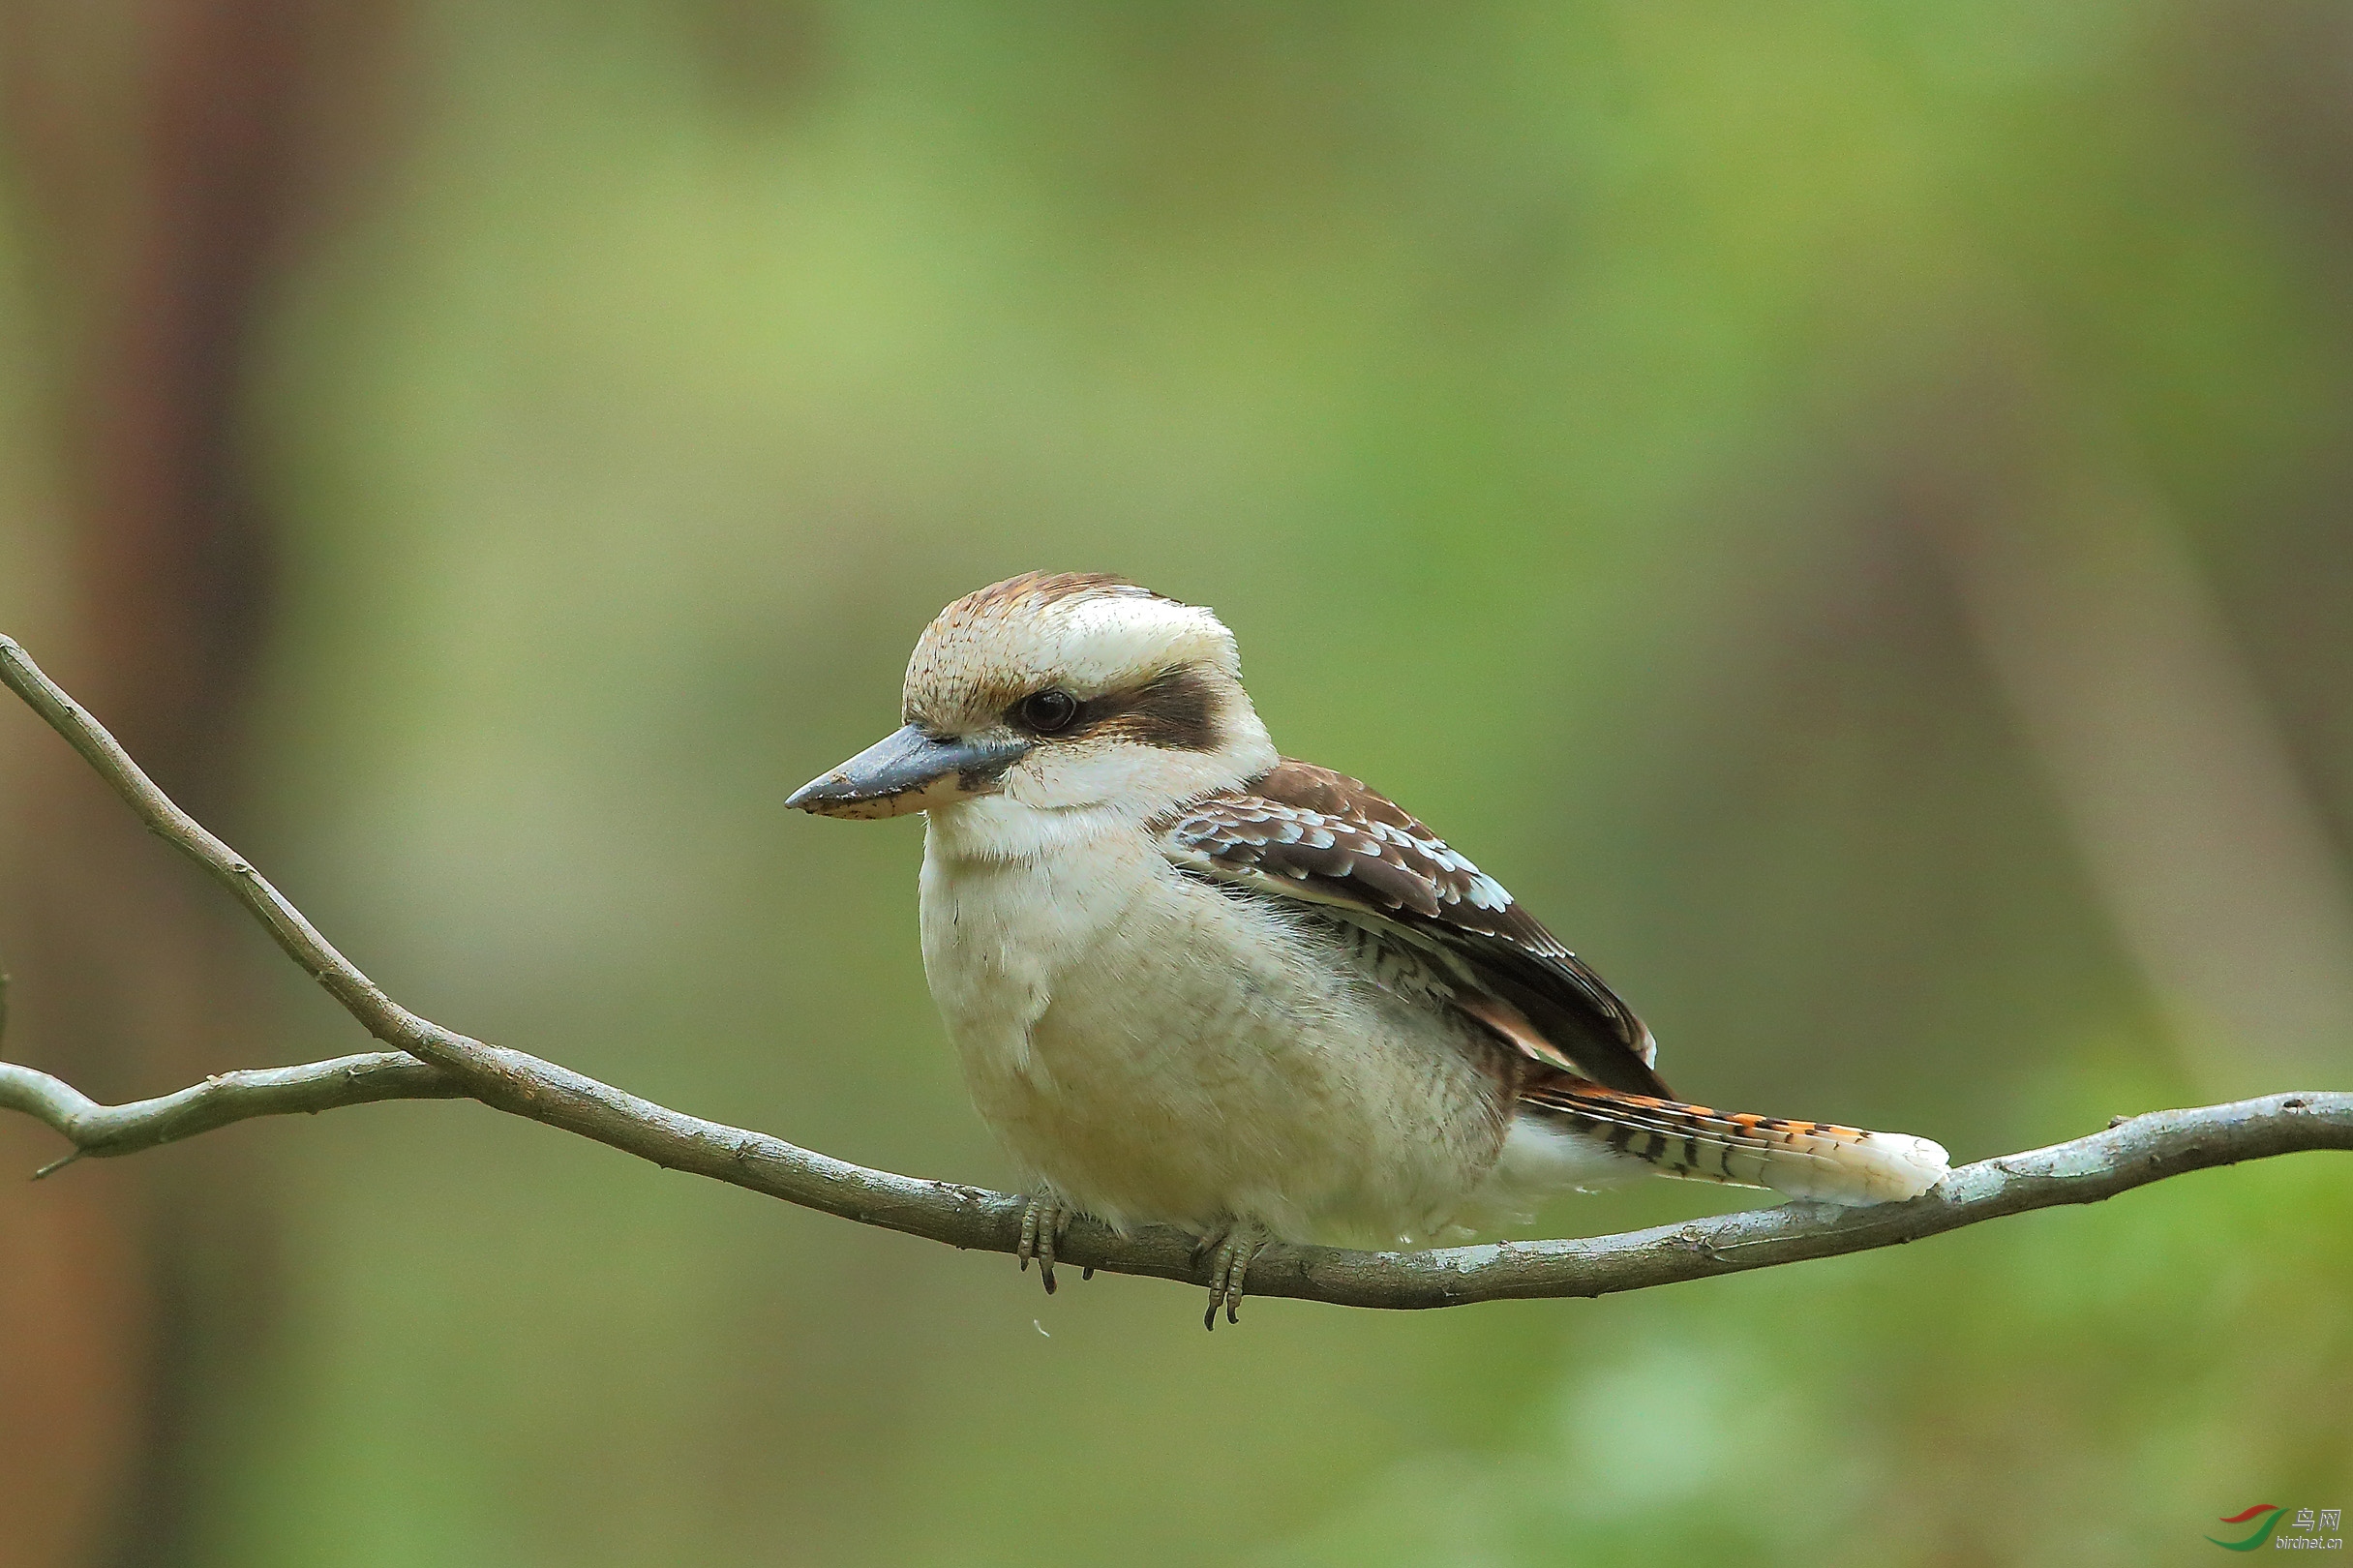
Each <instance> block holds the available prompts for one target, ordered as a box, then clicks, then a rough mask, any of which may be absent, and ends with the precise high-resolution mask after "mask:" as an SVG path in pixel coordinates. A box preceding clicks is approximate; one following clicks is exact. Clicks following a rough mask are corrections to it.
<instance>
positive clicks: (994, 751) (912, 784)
mask: <svg viewBox="0 0 2353 1568" xmlns="http://www.w3.org/2000/svg"><path fill="white" fill-rule="evenodd" d="M1029 748H1030V742H1029V741H1027V740H1025V739H1020V738H1019V737H1015V736H1000V737H997V738H995V739H990V738H988V737H970V738H964V737H959V738H957V739H951V740H941V739H935V738H933V737H931V736H928V735H925V734H924V733H923V732H922V731H921V730H919V729H917V728H916V727H915V726H914V725H912V724H910V725H908V726H907V727H906V728H904V729H902V730H899V731H897V732H895V733H893V734H891V735H887V736H885V737H883V739H880V740H877V741H875V742H874V744H872V745H870V746H868V747H867V748H866V749H865V750H863V751H861V752H860V753H859V754H858V755H857V756H855V757H853V758H851V759H850V760H849V761H848V762H846V763H843V764H842V765H841V766H840V767H839V768H836V769H833V770H832V771H831V772H830V773H826V774H824V775H822V776H821V777H818V778H813V779H811V780H809V781H808V782H807V783H806V784H803V785H802V786H800V788H799V789H797V790H795V791H794V792H793V794H792V797H791V798H790V799H787V800H786V801H785V802H784V803H785V804H786V805H788V806H792V807H794V808H796V809H798V810H801V811H814V812H817V813H818V814H820V815H821V816H828V817H896V816H902V815H904V814H905V813H907V812H910V811H922V810H926V809H928V808H929V807H932V806H936V805H947V804H950V802H952V801H956V800H961V799H967V798H968V797H971V796H974V795H979V794H981V793H983V792H985V791H986V790H987V789H988V788H989V787H990V786H991V785H993V784H994V783H995V782H996V781H997V778H998V776H999V775H1000V774H1002V773H1003V772H1004V771H1005V769H1006V767H1007V765H1008V764H1010V763H1011V762H1012V761H1013V760H1014V759H1015V758H1017V757H1019V756H1020V755H1021V754H1022V753H1023V752H1025V751H1027V750H1029Z"/></svg>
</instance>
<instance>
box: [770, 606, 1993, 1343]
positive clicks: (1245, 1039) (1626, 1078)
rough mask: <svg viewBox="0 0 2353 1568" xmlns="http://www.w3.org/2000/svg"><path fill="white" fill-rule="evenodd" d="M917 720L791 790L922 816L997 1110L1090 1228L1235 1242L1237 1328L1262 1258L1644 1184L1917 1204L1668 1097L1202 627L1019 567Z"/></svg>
mask: <svg viewBox="0 0 2353 1568" xmlns="http://www.w3.org/2000/svg"><path fill="white" fill-rule="evenodd" d="M900 717H901V718H902V719H903V720H904V727H903V728H901V729H900V730H899V731H898V732H897V733H895V734H893V735H891V736H890V737H888V738H887V739H883V740H881V741H880V742H878V743H876V744H875V745H873V746H870V747H868V748H867V749H866V750H864V751H862V752H860V753H859V754H858V755H857V756H856V757H853V758H851V759H850V760H849V761H848V762H846V763H844V764H842V765H841V766H840V767H839V768H837V769H833V770H832V771H831V772H829V773H827V774H825V775H824V776H822V777H820V778H817V779H815V780H812V781H811V782H810V783H808V784H806V785H804V786H803V787H802V788H801V789H800V790H799V791H798V792H796V793H795V794H794V795H793V797H792V798H791V800H790V801H789V803H790V804H791V805H794V806H797V807H799V808H800V809H802V810H805V811H813V812H820V813H823V814H825V815H827V816H835V817H890V816H897V815H900V814H902V813H906V812H912V811H921V812H925V813H928V815H929V819H930V820H929V823H928V826H927V829H926V831H925V835H924V844H923V869H922V878H921V884H920V886H921V901H922V918H921V925H922V944H923V973H924V976H925V978H926V979H927V980H929V981H930V984H931V992H932V996H933V997H934V998H935V999H936V1000H937V1002H938V1004H939V1008H940V1011H941V1013H942V1014H943V1016H944V1017H945V1019H946V1021H947V1025H948V1033H949V1035H950V1038H951V1039H952V1040H954V1042H955V1046H956V1049H957V1052H958V1053H959V1055H960V1056H961V1057H962V1059H963V1067H964V1074H965V1078H966V1081H967V1083H968V1084H969V1085H970V1088H971V1091H972V1097H973V1101H974V1103H975V1105H976V1106H977V1107H978V1109H979V1110H980V1115H981V1118H982V1119H983V1120H984V1121H985V1122H987V1124H988V1126H989V1128H990V1129H991V1130H992V1131H994V1132H995V1133H996V1134H997V1136H998V1137H999V1138H1000V1139H1001V1140H1002V1141H1003V1142H1004V1143H1005V1145H1006V1146H1007V1148H1008V1149H1009V1150H1010V1151H1011V1154H1012V1155H1013V1156H1014V1157H1015V1158H1016V1159H1017V1160H1019V1161H1021V1163H1022V1164H1023V1165H1024V1166H1026V1167H1027V1168H1028V1170H1029V1171H1030V1172H1031V1173H1033V1175H1034V1176H1035V1178H1036V1187H1035V1189H1034V1192H1035V1196H1034V1198H1033V1201H1032V1202H1031V1204H1030V1207H1029V1210H1028V1212H1027V1214H1026V1216H1025V1218H1024V1221H1023V1226H1022V1242H1021V1249H1020V1251H1021V1258H1022V1267H1024V1268H1027V1267H1028V1266H1029V1263H1030V1260H1031V1259H1032V1258H1033V1257H1035V1258H1036V1259H1037V1260H1038V1262H1039V1263H1040V1265H1041V1274H1042V1275H1043V1277H1044V1280H1045V1285H1046V1288H1047V1289H1048V1290H1051V1289H1053V1287H1054V1274H1053V1267H1054V1247H1055V1241H1056V1239H1057V1237H1058V1236H1059V1235H1060V1234H1061V1232H1062V1229H1063V1227H1064V1226H1065V1225H1066V1224H1067V1223H1068V1221H1069V1220H1070V1218H1071V1215H1072V1214H1074V1213H1084V1214H1090V1215H1093V1216H1096V1217H1097V1218H1099V1219H1101V1220H1102V1221H1106V1222H1108V1223H1110V1224H1111V1225H1114V1226H1122V1227H1124V1226H1131V1225H1136V1224H1141V1223H1149V1222H1160V1223H1167V1224H1173V1225H1178V1226H1182V1227H1184V1228H1185V1229H1188V1230H1191V1231H1192V1232H1193V1233H1194V1234H1195V1235H1197V1236H1199V1237H1201V1238H1202V1246H1203V1250H1204V1251H1208V1252H1210V1253H1211V1257H1212V1261H1211V1269H1210V1273H1211V1282H1210V1299H1209V1312H1208V1314H1207V1320H1208V1321H1209V1322H1211V1323H1212V1324H1214V1323H1215V1321H1216V1317H1217V1313H1218V1312H1219V1310H1220V1309H1221V1308H1222V1309H1223V1310H1224V1312H1225V1313H1226V1316H1227V1318H1228V1320H1229V1321H1230V1320H1232V1319H1233V1317H1234V1314H1235V1311H1236V1309H1237V1307H1238V1306H1239V1304H1240V1301H1241V1298H1242V1292H1243V1285H1244V1282H1245V1280H1246V1278H1247V1276H1248V1272H1249V1269H1250V1263H1251V1259H1252V1256H1253V1255H1254V1254H1255V1253H1256V1252H1257V1251H1258V1250H1259V1248H1261V1247H1262V1246H1263V1245H1264V1244H1265V1243H1266V1242H1267V1241H1268V1240H1270V1239H1274V1240H1281V1241H1285V1242H1304V1241H1310V1240H1323V1239H1343V1240H1355V1241H1370V1242H1373V1243H1375V1244H1377V1245H1383V1246H1388V1245H1396V1244H1399V1243H1401V1242H1403V1243H1410V1242H1413V1241H1417V1240H1421V1239H1425V1238H1429V1237H1433V1236H1436V1235H1439V1234H1442V1233H1444V1232H1446V1231H1448V1230H1449V1229H1451V1228H1454V1227H1457V1226H1463V1225H1476V1224H1478V1223H1481V1222H1483V1221H1493V1220H1496V1219H1499V1218H1504V1217H1507V1216H1509V1215H1511V1214H1513V1213H1515V1212H1524V1211H1525V1209H1526V1208H1527V1207H1529V1205H1530V1204H1531V1202H1532V1200H1534V1199H1536V1198H1539V1197H1541V1196H1543V1195H1544V1194H1546V1193H1547V1192H1550V1191H1559V1190H1562V1189H1566V1188H1573V1187H1584V1186H1590V1185H1593V1184H1595V1183H1598V1182H1605V1181H1608V1180H1611V1179H1613V1178H1615V1177H1619V1176H1624V1175H1629V1174H1636V1173H1640V1172H1644V1171H1657V1172H1663V1173H1665V1174H1668V1175H1673V1176H1687V1177H1696V1178H1700V1179H1702V1180H1706V1181H1715V1182H1730V1183H1735V1184H1739V1185H1744V1186H1761V1187H1768V1188H1772V1189H1774V1190H1775V1191H1780V1192H1784V1193H1787V1194H1789V1195H1790V1196H1792V1197H1798V1198H1814V1199H1821V1200H1825V1201H1827V1202H1831V1203H1847V1204H1860V1203H1880V1202H1890V1201H1897V1200H1901V1199H1905V1198H1911V1197H1916V1196H1917V1195H1919V1194H1920V1193H1921V1192H1924V1191H1927V1190H1928V1189H1929V1188H1930V1187H1932V1186H1934V1185H1935V1184H1936V1182H1937V1181H1938V1180H1939V1179H1940V1178H1942V1177H1943V1176H1944V1175H1945V1173H1946V1168H1947V1167H1946V1156H1945V1151H1944V1150H1943V1149H1942V1148H1940V1147H1939V1146H1938V1145H1936V1144H1934V1143H1931V1142H1930V1141H1928V1140H1927V1139H1925V1138H1918V1137H1913V1136H1910V1135H1908V1134H1903V1133H1888V1132H1866V1131H1859V1130H1857V1129H1855V1128H1849V1127H1835V1126H1829V1125H1825V1124H1823V1123H1817V1122H1795V1121H1785V1120H1782V1119H1780V1118H1778V1117H1769V1116H1752V1115H1745V1114H1737V1115H1735V1114H1732V1113H1728V1112H1724V1111H1716V1110H1711V1109H1709V1108H1707V1107H1706V1106H1704V1105H1692V1104H1685V1103H1681V1102H1679V1101H1675V1100H1674V1098H1673V1097H1672V1096H1671V1095H1670V1094H1669V1092H1668V1089H1667V1086H1666V1084H1664V1083H1663V1082H1661V1081H1660V1079H1659V1076H1658V1073H1657V1072H1656V1070H1654V1068H1653V1065H1652V1064H1653V1061H1654V1059H1655V1057H1656V1054H1657V1047H1656V1045H1655V1043H1654V1042H1653V1040H1651V1037H1650V1032H1649V1031H1648V1030H1647V1029H1645V1028H1644V1026H1643V1023H1642V1021H1641V1020H1640V1019H1638V1018H1637V1017H1636V1016H1635V1015H1634V1012H1633V1010H1631V1009H1629V1008H1628V1007H1627V1006H1626V1005H1625V1003H1623V1002H1621V1001H1619V1000H1618V998H1617V997H1616V995H1615V994H1614V993H1613V992H1612V991H1611V989H1610V988H1609V987H1608V986H1607V985H1604V984H1603V983H1602V982H1601V980H1600V978H1599V977H1597V976H1596V975H1595V974H1594V973H1593V972H1592V971H1591V970H1590V969H1587V968H1586V967H1585V966H1584V964H1582V963H1580V962H1578V960H1577V957H1576V955H1575V954H1574V953H1572V952H1570V951H1569V950H1568V949H1567V948H1565V947H1563V946H1562V945H1561V944H1560V942H1559V941H1558V940H1556V939H1555V938H1554V936H1553V934H1552V933H1551V932H1550V931H1547V930H1546V929H1545V928H1544V927H1543V926H1542V925H1540V924H1538V923H1537V922H1536V920H1535V919H1534V918H1533V917H1531V916H1530V915H1528V914H1527V913H1526V912H1525V911H1524V910H1523V909H1522V908H1521V907H1520V906H1519V904H1517V903H1516V902H1514V901H1513V899H1512V895H1511V894H1510V893H1508V892H1506V891H1504V890H1503V888H1502V887H1501V885H1499V884H1498V883H1497V882H1496V881H1495V880H1494V879H1493V877H1490V876H1488V875H1487V874H1486V873H1485V872H1483V871H1481V870H1480V869H1479V868H1478V867H1477V866H1475V865H1473V864H1471V862H1470V861H1469V860H1468V859H1464V858H1463V856H1462V855H1461V854H1459V853H1458V852H1456V851H1455V850H1453V849H1450V848H1448V847H1447V845H1446V844H1445V842H1444V841H1443V840H1441V839H1440V838H1439V837H1438V836H1437V835H1436V834H1435V833H1433V832H1432V831H1431V830H1430V829H1427V828H1425V827H1423V826H1422V825H1421V824H1420V823H1419V822H1417V821H1415V820H1414V819H1413V818H1412V817H1411V816H1409V815H1407V814H1406V813H1405V812H1404V811H1403V810H1401V809H1400V808H1399V807H1398V806H1397V805H1395V804H1393V803H1392V802H1390V801H1389V800H1387V799H1383V798H1382V797H1380V796H1379V795H1376V794H1374V793H1373V791H1372V790H1370V789H1368V788H1366V787H1365V786H1364V785H1363V784H1361V783H1359V782H1358V781H1357V780H1355V779H1353V778H1349V777H1347V776H1345V775H1344V774H1341V773H1336V772H1333V771H1331V770H1330V769H1324V768H1317V767H1315V766H1313V765H1312V764H1310V763H1303V762H1293V761H1289V760H1287V759H1285V758H1283V757H1282V756H1281V755H1280V754H1279V753H1277V751H1276V750H1275V745H1274V742H1273V741H1272V740H1270V739H1268V738H1267V733H1266V726H1265V725H1264V724H1262V723H1260V722H1259V719H1258V715H1257V712H1256V711H1255V710H1254V709H1252V706H1251V700H1250V694H1249V693H1248V692H1246V691H1245V690H1243V687H1242V679H1241V664H1240V659H1239V657H1238V655H1237V653H1236V649H1235V646H1234V638H1233V634H1232V633H1231V632H1229V631H1227V630H1226V629H1225V626H1224V625H1223V623H1222V622H1221V621H1220V620H1219V619H1218V618H1217V617H1216V616H1215V615H1213V614H1212V613H1211V612H1210V611H1208V610H1206V609H1203V608H1200V607H1198V606H1194V605H1187V604H1180V603H1178V602H1177V601H1175V600H1173V599H1168V598H1163V597H1161V595H1159V594H1157V593H1153V592H1150V591H1148V590H1146V589H1144V588H1138V587H1136V586H1135V585H1134V584H1131V583H1128V582H1125V581H1122V580H1121V579H1119V578H1115V577H1106V576H1100V575H1094V574H1077V573H1053V574H1047V573H1036V572H1033V573H1030V574H1028V575H1026V576H1022V577H1015V578H1011V579H1009V580H1007V581H1006V582H1003V583H999V584H996V585H995V586H993V587H990V588H982V589H980V591H979V592H977V593H972V594H969V595H967V596H966V597H964V598H962V599H959V600H957V601H956V602H955V603H954V604H951V605H950V606H949V607H948V608H947V609H946V610H944V611H942V612H941V613H940V616H939V618H938V619H936V620H934V621H933V622H932V623H931V625H930V626H929V627H928V628H926V629H925V631H924V632H923V635H922V637H921V639H920V641H919V642H918V643H917V644H916V648H915V654H914V656H913V658H911V659H910V660H909V662H908V665H907V683H906V695H905V700H904V704H903V707H902V709H901V712H900Z"/></svg>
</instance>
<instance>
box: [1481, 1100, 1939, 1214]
mask: <svg viewBox="0 0 2353 1568" xmlns="http://www.w3.org/2000/svg"><path fill="white" fill-rule="evenodd" d="M1520 1103H1521V1105H1522V1107H1523V1109H1524V1110H1526V1111H1528V1112H1531V1113H1533V1114H1535V1115H1537V1116H1539V1117H1541V1118H1542V1119H1543V1120H1544V1121H1545V1122H1547V1123H1550V1124H1552V1125H1553V1126H1555V1127H1561V1128H1565V1129H1566V1130H1568V1131H1575V1132H1581V1133H1584V1134H1585V1135H1586V1136H1588V1137H1590V1138H1593V1139H1596V1140H1598V1141H1600V1142H1603V1143H1606V1144H1607V1145H1608V1146H1609V1147H1610V1148H1611V1149H1612V1150H1614V1151H1615V1152H1616V1153H1618V1154H1620V1155H1625V1156H1630V1157H1632V1158H1633V1159H1636V1160H1640V1161H1645V1162H1646V1163H1648V1164H1650V1165H1652V1166H1654V1167H1655V1168H1656V1169H1657V1170H1658V1171H1659V1172H1660V1173H1661V1174H1662V1175H1668V1176H1683V1177H1690V1178H1693V1179H1695V1180H1699V1181H1708V1182H1726V1183H1730V1184H1733V1185H1735V1186H1740V1187H1769V1188H1771V1189H1772V1190H1773V1191H1776V1192H1782V1193H1786V1194H1787V1195H1789V1196H1791V1197H1795V1198H1812V1199H1815V1200H1817V1201H1820V1202H1825V1203H1845V1204H1863V1203H1900V1202H1902V1201H1904V1200H1905V1199H1906V1198H1916V1197H1918V1196H1919V1195H1920V1194H1921V1193H1922V1192H1925V1191H1928V1190H1929V1189H1930V1188H1931V1187H1934V1186H1935V1185H1936V1184H1937V1183H1938V1182H1940V1181H1942V1180H1943V1179H1944V1177H1945V1174H1946V1171H1948V1170H1949V1169H1951V1165H1950V1163H1949V1162H1948V1161H1947V1159H1946V1154H1945V1150H1944V1147H1943V1146H1942V1145H1940V1144H1936V1143H1932V1142H1930V1141H1929V1140H1928V1139H1926V1138H1920V1137H1914V1136H1913V1135H1912V1134H1911V1133H1909V1132H1867V1131H1863V1130H1862V1129H1860V1128H1854V1127H1838V1126H1834V1125H1832V1124H1830V1123H1827V1122H1796V1121H1789V1120H1786V1119H1784V1118H1782V1117H1778V1116H1753V1115H1749V1114H1747V1113H1745V1112H1732V1111H1719V1110H1714V1109H1711V1108H1710V1107H1708V1106H1705V1105H1686V1104H1683V1103H1681V1102H1680V1101H1673V1100H1659V1099H1656V1098H1654V1097H1652V1096H1649V1095H1632V1094H1627V1093H1624V1092H1623V1091H1621V1090H1616V1089H1608V1088H1604V1087H1603V1086H1602V1085H1600V1084H1598V1083H1591V1082H1588V1081H1586V1080H1585V1079H1583V1078H1576V1077H1570V1076H1568V1075H1567V1074H1565V1073H1564V1074H1560V1075H1558V1076H1548V1077H1545V1078H1542V1079H1540V1080H1538V1081H1536V1082H1533V1083H1529V1084H1527V1085H1525V1086H1523V1089H1522V1090H1521V1097H1520Z"/></svg>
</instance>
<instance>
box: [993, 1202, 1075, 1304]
mask: <svg viewBox="0 0 2353 1568" xmlns="http://www.w3.org/2000/svg"><path fill="white" fill-rule="evenodd" d="M1072 1215H1073V1211H1072V1210H1071V1209H1070V1208H1068V1207H1066V1206H1065V1205H1064V1204H1063V1202H1062V1200H1061V1199H1059V1198H1055V1197H1042V1196H1041V1197H1034V1198H1032V1199H1030V1202H1029V1207H1028V1208H1026V1209H1023V1210H1022V1211H1021V1245H1020V1246H1018V1247H1016V1248H1014V1249H1013V1255H1014V1256H1015V1257H1017V1258H1019V1259H1021V1272H1022V1273H1024V1274H1027V1273H1028V1272H1029V1267H1030V1259H1032V1258H1036V1259H1037V1260H1038V1278H1039V1280H1040V1282H1042V1283H1043V1284H1044V1285H1045V1293H1046V1294H1047V1295H1049V1296H1050V1295H1052V1294H1053V1293H1054V1249H1055V1246H1056V1245H1057V1244H1058V1243H1059V1242H1060V1241H1061V1240H1062V1236H1063V1232H1064V1231H1067V1230H1069V1229H1070V1228H1071V1218H1072ZM1087 1272H1088V1273H1089V1274H1093V1273H1094V1272H1095V1271H1094V1270H1093V1269H1089V1270H1088V1271H1087Z"/></svg>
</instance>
